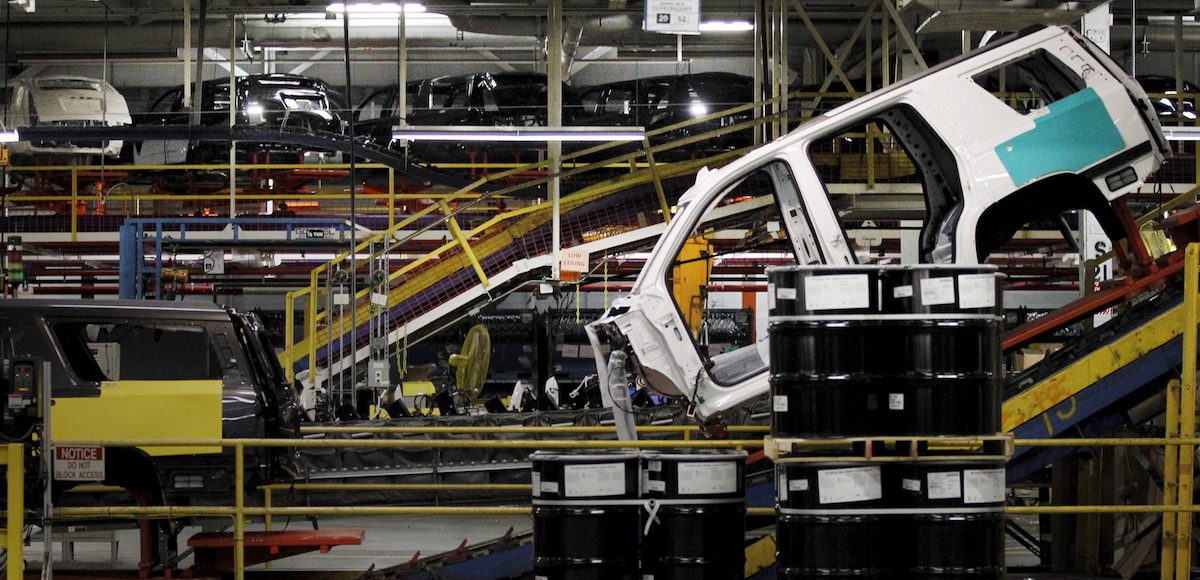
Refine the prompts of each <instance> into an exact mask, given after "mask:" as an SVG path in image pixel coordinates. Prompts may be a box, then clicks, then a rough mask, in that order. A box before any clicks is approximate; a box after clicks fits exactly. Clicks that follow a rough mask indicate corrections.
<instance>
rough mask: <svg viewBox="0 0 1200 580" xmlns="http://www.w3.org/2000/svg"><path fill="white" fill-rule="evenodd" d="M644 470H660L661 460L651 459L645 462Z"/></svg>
mask: <svg viewBox="0 0 1200 580" xmlns="http://www.w3.org/2000/svg"><path fill="white" fill-rule="evenodd" d="M646 471H662V461H660V460H658V459H651V460H650V461H647V462H646Z"/></svg>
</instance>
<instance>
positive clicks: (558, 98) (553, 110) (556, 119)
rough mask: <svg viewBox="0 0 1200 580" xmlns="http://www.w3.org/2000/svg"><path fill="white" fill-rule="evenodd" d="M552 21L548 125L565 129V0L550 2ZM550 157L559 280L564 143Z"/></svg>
mask: <svg viewBox="0 0 1200 580" xmlns="http://www.w3.org/2000/svg"><path fill="white" fill-rule="evenodd" d="M547 4H548V8H549V13H548V15H547V16H548V18H547V19H548V20H549V22H548V23H547V26H546V29H547V33H546V34H547V35H546V83H547V85H548V86H547V89H546V92H547V96H548V99H547V103H546V107H547V111H546V125H547V126H549V127H562V85H563V21H562V0H549V2H548V3H547ZM548 149H549V157H550V175H551V177H550V204H551V206H552V207H551V210H550V211H551V213H552V217H551V220H552V222H553V223H552V224H551V228H552V230H553V233H552V234H551V237H552V239H551V265H550V271H551V277H552V278H554V279H555V280H558V279H559V274H560V273H559V266H560V262H561V261H562V217H561V216H560V215H559V213H560V211H561V210H560V207H559V202H560V199H559V198H560V197H561V194H562V182H561V181H560V179H559V173H561V172H562V142H561V141H551V142H550V143H549V147H548Z"/></svg>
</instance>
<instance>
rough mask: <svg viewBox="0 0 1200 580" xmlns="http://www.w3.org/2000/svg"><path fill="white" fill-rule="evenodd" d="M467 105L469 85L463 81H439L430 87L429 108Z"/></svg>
mask: <svg viewBox="0 0 1200 580" xmlns="http://www.w3.org/2000/svg"><path fill="white" fill-rule="evenodd" d="M466 106H467V87H466V85H465V84H464V83H462V82H455V83H438V84H434V85H432V86H431V87H430V88H429V108H430V109H433V110H439V109H464V108H466Z"/></svg>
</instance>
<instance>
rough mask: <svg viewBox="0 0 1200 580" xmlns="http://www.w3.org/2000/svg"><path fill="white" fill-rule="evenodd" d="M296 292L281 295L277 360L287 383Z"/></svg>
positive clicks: (293, 345)
mask: <svg viewBox="0 0 1200 580" xmlns="http://www.w3.org/2000/svg"><path fill="white" fill-rule="evenodd" d="M296 294H299V292H288V293H287V294H286V295H285V296H284V297H283V352H282V353H280V355H279V362H280V364H282V365H283V373H284V375H286V376H287V380H288V383H294V381H295V380H296V371H295V370H294V369H293V368H292V362H293V361H294V359H295V358H296ZM267 493H271V492H269V491H268V492H267Z"/></svg>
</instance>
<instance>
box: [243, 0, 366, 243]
mask: <svg viewBox="0 0 1200 580" xmlns="http://www.w3.org/2000/svg"><path fill="white" fill-rule="evenodd" d="M346 98H350V95H346ZM236 123H237V17H236V16H235V15H233V14H230V15H229V128H230V131H232V130H233V126H234V125H235V124H236ZM235 217H237V141H230V142H229V218H230V219H233V218H235ZM233 227H234V232H236V231H237V226H236V225H235V226H233Z"/></svg>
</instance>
